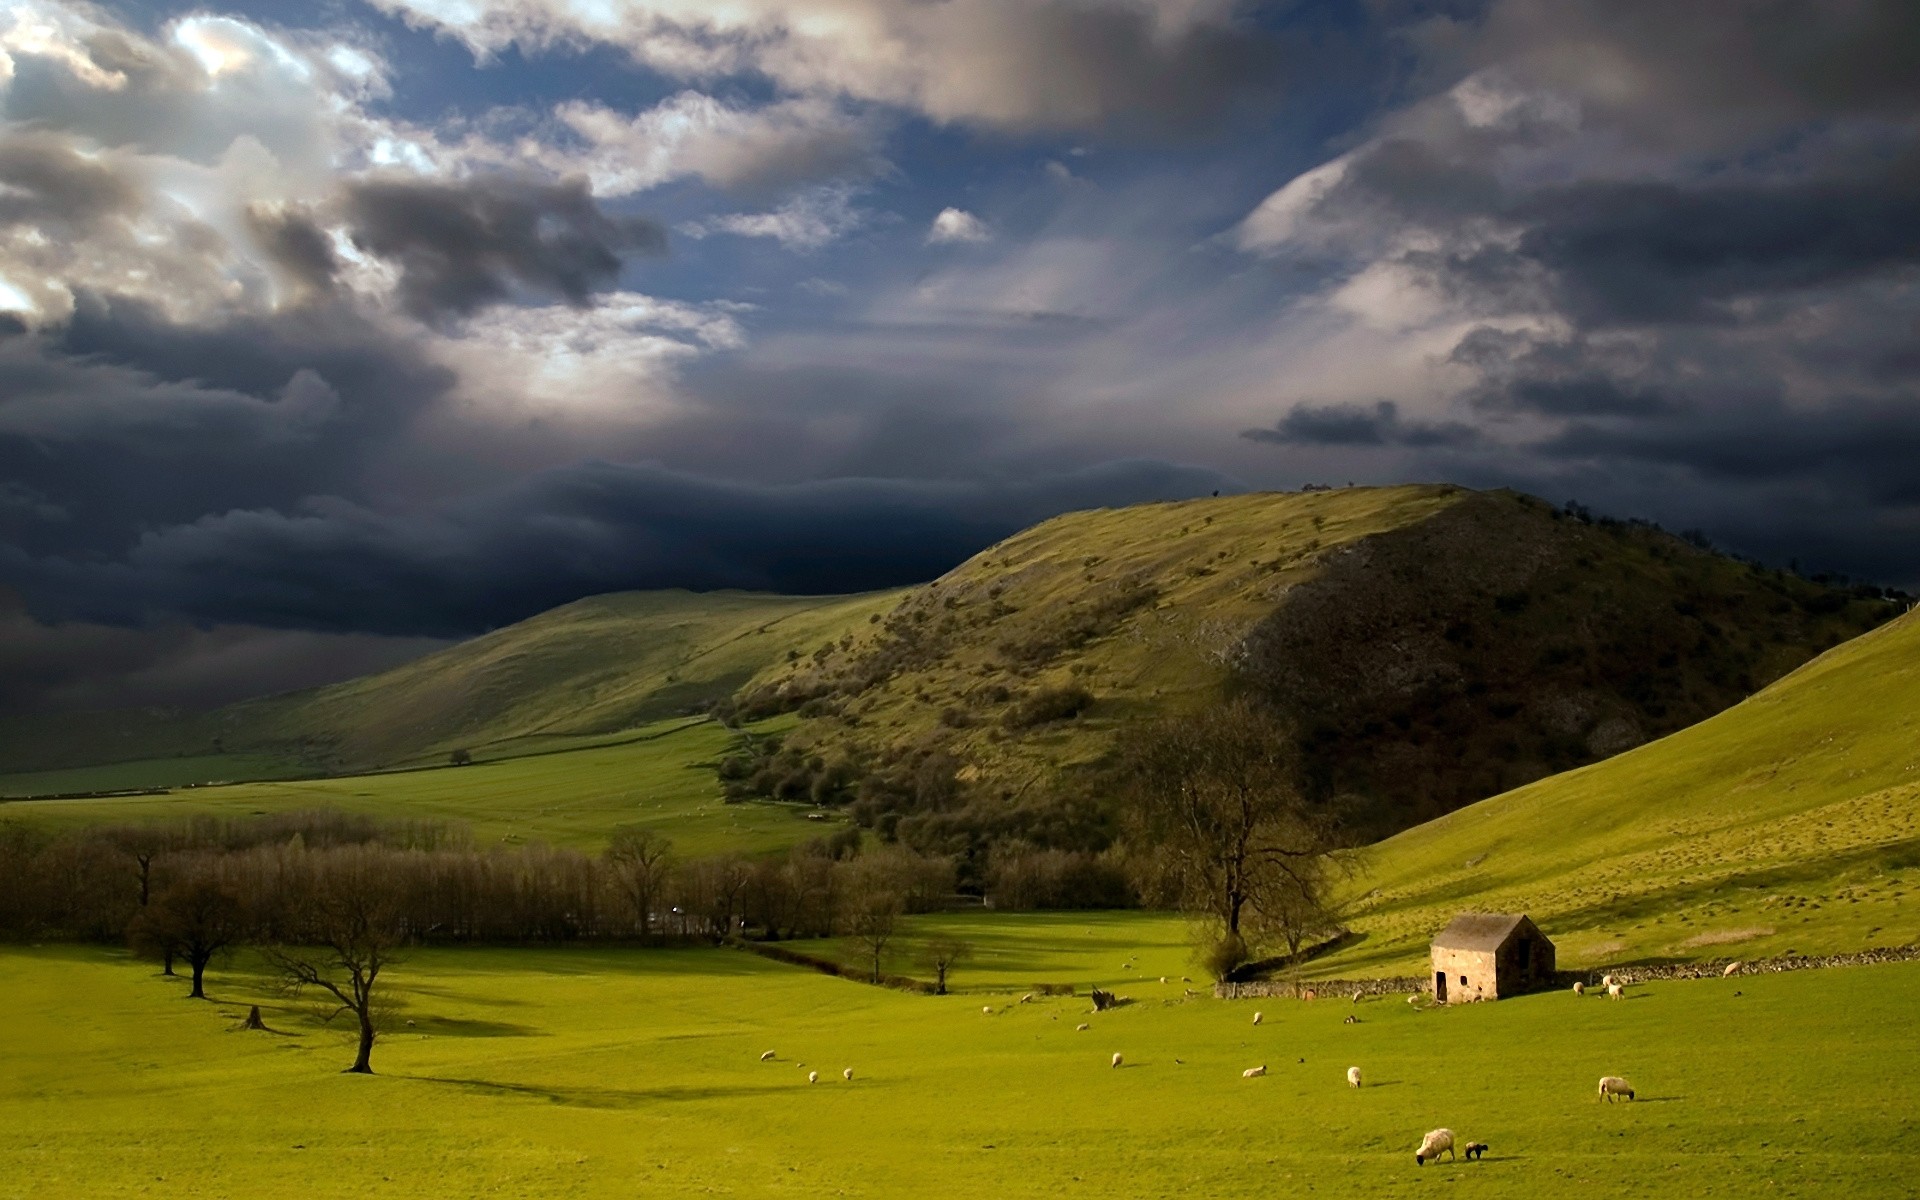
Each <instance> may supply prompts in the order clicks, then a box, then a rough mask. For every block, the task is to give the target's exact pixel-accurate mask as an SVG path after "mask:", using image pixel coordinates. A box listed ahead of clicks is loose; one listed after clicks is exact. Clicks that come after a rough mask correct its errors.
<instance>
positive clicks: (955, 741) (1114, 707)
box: [743, 486, 1897, 851]
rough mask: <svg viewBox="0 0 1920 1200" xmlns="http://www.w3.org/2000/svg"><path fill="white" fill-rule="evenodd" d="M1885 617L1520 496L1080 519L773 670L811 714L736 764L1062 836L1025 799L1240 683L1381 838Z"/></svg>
mask: <svg viewBox="0 0 1920 1200" xmlns="http://www.w3.org/2000/svg"><path fill="white" fill-rule="evenodd" d="M1895 611H1897V609H1896V607H1895V606H1894V605H1892V604H1890V603H1888V602H1887V601H1884V600H1881V599H1879V598H1878V597H1877V596H1871V597H1870V596H1868V595H1866V594H1865V593H1864V592H1862V593H1861V594H1859V595H1852V594H1848V593H1844V592H1839V591H1835V590H1833V589H1830V588H1826V587H1822V586H1820V585H1817V584H1814V583H1811V582H1808V581H1806V580H1803V579H1799V578H1796V577H1793V576H1790V575H1786V574H1783V573H1780V572H1773V571H1767V570H1763V569H1760V568H1757V567H1754V566H1751V565H1749V564H1746V563H1743V562H1739V561H1736V560H1733V559H1730V558H1727V557H1725V556H1723V555H1719V554H1715V553H1712V552H1709V551H1707V550H1703V549H1700V548H1698V547H1696V546H1693V545H1690V544H1688V543H1686V542H1684V541H1682V540H1681V539H1678V538H1675V537H1672V536H1670V535H1667V534H1665V533H1662V532H1660V531H1659V530H1657V529H1654V528H1652V527H1650V526H1644V525H1633V524H1626V523H1621V522H1606V521H1603V522H1598V523H1595V522H1592V521H1591V520H1588V519H1584V518H1582V517H1580V516H1577V515H1573V514H1569V513H1566V512H1562V511H1560V510H1558V509H1556V508H1554V507H1552V506H1550V505H1547V504H1545V503H1543V502H1541V501H1538V500H1534V499H1531V498H1529V497H1525V496H1519V495H1514V494H1512V493H1502V492H1473V491H1468V490H1465V489H1461V488H1453V487H1418V486H1416V487H1396V488H1353V489H1346V490H1341V491H1317V492H1304V493H1274V494H1263V495H1251V496H1234V497H1224V498H1214V499H1205V500H1192V501H1186V502H1181V503H1172V504H1150V505H1141V506H1137V507H1133V508H1126V509H1117V510H1100V511H1094V512H1083V513H1072V514H1068V515H1066V516H1062V517H1057V518H1055V519H1053V520H1050V521H1047V522H1045V523H1043V524H1040V525H1038V526H1035V527H1034V528H1032V529H1029V530H1027V531H1026V532H1024V533H1020V534H1018V535H1015V536H1014V537H1012V538H1009V539H1008V540H1006V541H1004V542H1002V543H1000V544H999V545H997V546H994V547H992V548H991V549H988V550H986V551H984V552H983V553H981V554H979V555H977V556H975V557H974V558H972V559H971V560H969V561H968V562H966V563H964V564H962V565H961V566H960V567H958V568H956V569H955V570H953V571H951V572H949V573H948V574H946V575H944V576H942V577H941V578H940V579H939V580H936V581H935V582H933V583H931V584H929V585H927V586H926V587H923V588H916V589H914V590H912V591H910V592H908V593H906V594H905V595H904V596H902V597H901V598H900V600H899V601H898V603H897V604H895V605H894V606H893V607H892V608H891V610H890V611H887V612H885V613H884V614H882V613H879V612H876V613H874V614H873V615H872V616H871V617H870V618H869V623H868V624H867V625H865V626H862V627H858V628H856V629H854V630H852V631H849V632H847V633H845V634H843V635H842V636H840V637H839V638H838V639H835V640H830V641H823V642H822V643H821V644H820V645H818V646H817V647H815V648H814V649H813V652H812V654H811V655H809V656H807V657H804V658H801V659H799V660H797V661H795V662H791V663H786V664H781V665H777V666H776V667H774V668H772V669H770V670H769V671H767V672H764V673H763V674H762V675H761V676H760V677H759V678H757V679H756V680H755V681H754V683H753V685H751V686H750V687H749V688H748V689H747V691H746V693H745V694H744V697H743V706H744V708H745V709H746V711H748V712H750V713H764V712H769V711H778V710H796V709H797V711H798V712H799V714H800V715H801V716H802V717H803V718H804V720H803V722H802V724H801V726H800V728H799V729H798V730H797V731H796V732H795V734H794V735H793V736H792V737H791V738H790V739H789V744H788V747H787V749H786V750H785V751H783V755H782V756H781V757H780V758H777V759H775V760H773V761H770V762H766V763H763V764H760V765H759V766H758V767H757V768H754V769H752V770H751V782H753V783H755V784H756V786H760V787H762V788H768V787H770V788H771V789H772V790H773V792H774V794H778V795H800V794H803V793H804V794H810V795H813V796H814V797H816V798H819V797H820V796H822V795H823V794H826V795H832V794H838V795H840V796H841V797H844V798H853V797H857V800H856V803H855V811H856V815H857V816H858V817H860V819H862V820H865V821H868V822H869V823H873V824H877V825H879V826H880V827H882V828H883V829H893V830H898V831H901V832H902V834H903V836H906V837H908V838H909V840H913V841H916V842H918V843H920V844H922V845H926V846H928V847H929V848H938V849H943V850H949V851H952V850H958V849H964V848H965V847H966V846H967V845H968V844H969V843H970V842H972V843H975V844H977V841H978V839H979V838H981V837H1008V836H1012V837H1027V838H1030V839H1033V840H1036V841H1038V840H1045V839H1049V838H1053V839H1056V840H1057V839H1059V838H1061V837H1065V838H1066V839H1068V840H1069V841H1071V839H1072V838H1073V837H1074V836H1076V830H1077V829H1078V828H1079V827H1081V826H1083V825H1084V821H1080V822H1078V823H1077V824H1076V823H1075V822H1068V824H1070V825H1074V828H1070V829H1067V830H1065V831H1064V833H1063V832H1061V830H1060V828H1059V827H1060V825H1061V822H1060V821H1059V820H1057V819H1055V817H1056V816H1057V814H1055V813H1052V811H1051V810H1047V811H1046V812H1040V811H1039V810H1041V809H1045V808H1046V806H1045V805H1041V804H1038V798H1040V797H1042V796H1043V795H1045V794H1047V793H1049V792H1053V793H1064V792H1071V791H1073V790H1074V789H1075V788H1080V789H1084V790H1092V791H1096V792H1097V791H1099V790H1100V789H1101V788H1102V783H1101V781H1100V780H1099V778H1098V771H1097V767H1098V765H1099V764H1100V763H1101V762H1102V761H1103V760H1105V759H1107V758H1108V756H1109V755H1110V754H1111V752H1112V750H1113V748H1114V746H1115V745H1116V740H1117V739H1118V738H1119V737H1120V736H1122V734H1123V732H1124V731H1125V730H1126V729H1127V728H1129V727H1130V726H1131V725H1133V724H1134V723H1136V722H1138V721H1140V720H1142V719H1146V718H1152V717H1157V716H1160V715H1162V714H1165V713H1168V712H1176V711H1179V710H1181V709H1183V708H1194V707H1198V706H1202V705H1206V704H1211V703H1214V702H1216V700H1217V699H1218V698H1219V697H1220V696H1221V695H1222V694H1223V693H1224V692H1226V691H1228V690H1231V689H1236V688H1239V689H1251V690H1254V691H1258V692H1260V693H1263V694H1265V695H1266V696H1267V697H1268V698H1270V699H1271V700H1272V701H1273V702H1274V703H1275V704H1276V705H1277V706H1278V707H1279V708H1280V709H1281V710H1282V711H1283V712H1284V713H1286V714H1287V715H1288V716H1289V717H1290V718H1291V720H1292V722H1293V724H1294V725H1295V726H1296V727H1297V729H1298V731H1299V747H1300V752H1301V755H1302V758H1303V761H1304V763H1305V766H1306V770H1307V776H1308V781H1309V785H1310V786H1311V787H1312V788H1313V789H1314V790H1315V791H1317V792H1318V793H1319V794H1322V795H1325V796H1344V797H1347V798H1348V801H1349V805H1350V807H1351V809H1352V810H1353V812H1354V814H1355V815H1354V821H1355V823H1356V826H1357V827H1358V828H1360V829H1362V830H1365V831H1372V832H1381V833H1384V832H1392V831H1394V830H1397V829H1402V828H1405V827H1407V826H1409V825H1411V824H1414V823H1417V822H1418V821H1419V820H1422V819H1425V818H1428V817H1432V816H1435V815H1437V814H1439V813H1443V812H1447V811H1450V810H1452V809H1454V808H1458V807H1459V806H1461V805H1463V804H1466V803H1469V802H1471V801H1474V800H1478V799H1481V798H1483V797H1486V796H1490V795H1494V794H1496V793H1498V792H1500V791H1503V790H1505V789H1507V788H1511V787H1513V786H1516V785H1518V784H1521V783H1525V782H1528V781H1531V780H1534V779H1538V778H1541V777H1544V776H1547V775H1550V774H1553V773H1554V772H1557V771H1562V770H1566V769H1569V768H1572V767H1577V766H1580V765H1582V764H1584V763H1588V762H1592V761H1595V760H1596V759H1600V758H1603V757H1606V756H1607V755H1610V754H1613V753H1617V752H1618V751H1621V750H1624V749H1627V748H1630V747H1632V746H1635V745H1638V744H1640V743H1642V742H1645V741H1646V740H1648V739H1649V738H1651V737H1656V736H1659V735H1661V734H1665V733H1669V732H1671V731H1673V730H1676V729H1679V728H1682V727H1684V726H1686V725H1688V724H1691V723H1693V722H1695V721H1698V720H1701V719H1703V718H1705V717H1707V716H1710V715H1711V714H1713V713H1715V712H1718V711H1720V710H1721V709H1724V708H1726V707H1727V706H1728V705H1731V704H1733V703H1735V702H1736V701H1738V700H1740V699H1741V698H1743V697H1744V696H1746V695H1749V694H1751V693H1752V692H1753V691H1754V690H1756V689H1757V688H1759V687H1760V686H1762V685H1764V684H1765V683H1767V682H1769V681H1771V680H1773V679H1775V678H1778V677H1779V676H1780V675H1782V674H1784V673H1785V672H1787V671H1789V670H1791V669H1792V668H1794V667H1795V666H1798V665H1799V664H1800V663H1803V662H1805V661H1806V660H1807V659H1809V658H1811V657H1812V656H1813V655H1815V654H1817V653H1819V652H1820V651H1822V650H1824V649H1827V648H1828V647H1831V646H1833V645H1836V644H1838V643H1840V642H1841V641H1844V640H1846V639H1847V638H1850V637H1853V636H1855V635H1856V634H1858V633H1860V632H1862V631H1863V630H1866V629H1869V628H1871V627H1873V626H1874V625H1875V624H1877V623H1878V622H1880V621H1883V620H1885V619H1886V618H1887V617H1888V616H1890V615H1891V614H1892V613H1893V612H1895ZM1062 768H1066V770H1065V771H1064V772H1063V771H1062ZM1075 768H1086V770H1081V771H1076V770H1075ZM1050 830H1051V831H1050Z"/></svg>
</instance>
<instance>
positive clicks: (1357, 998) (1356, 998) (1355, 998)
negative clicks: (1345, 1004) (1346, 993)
mask: <svg viewBox="0 0 1920 1200" xmlns="http://www.w3.org/2000/svg"><path fill="white" fill-rule="evenodd" d="M1360 996H1361V992H1360V989H1358V988H1355V989H1354V992H1353V1002H1354V1003H1355V1004H1358V1003H1360Z"/></svg>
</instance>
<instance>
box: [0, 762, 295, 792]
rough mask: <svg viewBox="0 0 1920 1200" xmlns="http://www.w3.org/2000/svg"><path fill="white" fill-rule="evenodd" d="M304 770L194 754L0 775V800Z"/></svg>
mask: <svg viewBox="0 0 1920 1200" xmlns="http://www.w3.org/2000/svg"><path fill="white" fill-rule="evenodd" d="M309 770H310V768H307V767H304V766H302V765H301V764H299V763H296V762H290V761H288V760H286V759H281V758H275V757H274V756H272V755H269V754H196V755H182V756H179V757H176V758H150V759H139V760H137V761H134V762H123V763H108V764H106V765H104V766H98V767H69V768H67V769H65V770H60V771H24V772H20V773H17V774H13V775H0V797H6V796H46V795H58V794H61V793H65V792H111V791H119V790H122V789H129V788H153V787H183V786H185V785H187V784H202V783H208V782H213V781H219V780H231V779H290V778H294V777H296V776H299V775H303V774H307V773H309Z"/></svg>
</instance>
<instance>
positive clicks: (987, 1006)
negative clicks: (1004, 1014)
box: [980, 1004, 993, 1017]
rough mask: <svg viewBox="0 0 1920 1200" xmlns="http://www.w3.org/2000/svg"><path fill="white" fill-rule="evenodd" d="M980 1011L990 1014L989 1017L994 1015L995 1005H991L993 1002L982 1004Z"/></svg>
mask: <svg viewBox="0 0 1920 1200" xmlns="http://www.w3.org/2000/svg"><path fill="white" fill-rule="evenodd" d="M980 1011H981V1012H982V1013H984V1014H986V1015H987V1016H989V1017H990V1016H992V1015H993V1005H991V1004H982V1005H981V1006H980Z"/></svg>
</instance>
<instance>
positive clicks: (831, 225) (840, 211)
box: [679, 186, 867, 250]
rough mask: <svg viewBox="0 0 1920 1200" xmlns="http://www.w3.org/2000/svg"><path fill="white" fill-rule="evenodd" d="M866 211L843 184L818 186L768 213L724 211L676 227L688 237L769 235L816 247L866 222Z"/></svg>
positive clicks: (799, 247) (788, 245)
mask: <svg viewBox="0 0 1920 1200" xmlns="http://www.w3.org/2000/svg"><path fill="white" fill-rule="evenodd" d="M866 221H867V214H866V213H865V212H864V211H863V210H861V209H859V208H856V207H854V204H853V193H852V191H851V189H849V188H846V187H837V186H835V187H819V188H812V189H809V190H808V191H805V192H802V193H800V194H799V195H797V196H795V197H794V198H793V199H791V200H789V201H787V202H786V203H785V204H782V205H781V206H780V207H779V208H776V209H774V210H773V211H771V212H759V213H726V214H723V215H721V216H717V217H708V218H706V219H705V220H702V221H689V222H687V223H686V224H684V225H681V226H680V227H679V230H680V232H681V233H684V234H686V235H687V236H688V237H695V238H700V237H707V236H709V235H711V234H716V233H731V234H734V235H736V236H739V237H767V238H773V239H775V240H776V241H778V242H779V243H780V244H781V245H783V246H785V247H786V248H787V249H789V250H817V249H819V248H820V247H822V246H824V245H826V244H828V243H829V242H835V241H838V240H840V239H841V238H843V237H845V236H846V235H847V234H849V233H852V232H853V231H854V230H856V229H858V228H860V227H861V226H862V225H864V224H866Z"/></svg>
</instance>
